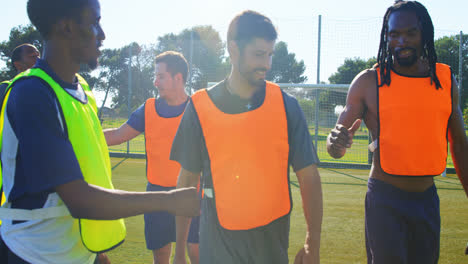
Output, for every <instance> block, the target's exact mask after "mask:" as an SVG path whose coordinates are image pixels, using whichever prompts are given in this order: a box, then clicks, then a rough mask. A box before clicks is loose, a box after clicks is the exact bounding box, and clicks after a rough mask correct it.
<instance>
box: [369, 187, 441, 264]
mask: <svg viewBox="0 0 468 264" xmlns="http://www.w3.org/2000/svg"><path fill="white" fill-rule="evenodd" d="M365 203H366V213H365V214H366V248H367V263H369V264H373V263H376V264H385V263H389V264H390V263H391V264H395V263H398V264H410V263H411V264H418V263H420V264H429V263H430V264H432V263H437V261H438V259H439V247H440V212H439V196H438V195H437V189H436V187H435V185H433V186H432V187H430V188H429V189H427V190H426V191H424V192H422V193H415V192H406V191H403V190H401V189H398V188H396V187H394V186H392V185H390V184H388V183H385V182H383V181H380V180H376V179H373V178H370V179H369V182H368V191H367V194H366V202H365Z"/></svg>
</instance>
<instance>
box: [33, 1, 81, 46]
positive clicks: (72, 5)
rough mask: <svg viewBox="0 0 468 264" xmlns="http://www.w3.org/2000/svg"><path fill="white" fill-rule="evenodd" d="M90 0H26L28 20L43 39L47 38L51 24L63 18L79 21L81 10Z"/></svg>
mask: <svg viewBox="0 0 468 264" xmlns="http://www.w3.org/2000/svg"><path fill="white" fill-rule="evenodd" d="M89 3H90V0H28V4H27V11H28V16H29V20H31V23H32V24H33V25H34V26H35V27H36V29H37V30H38V31H39V33H40V34H41V36H42V37H43V38H44V39H48V38H49V36H50V31H51V29H52V26H53V25H54V24H55V23H57V22H58V21H59V20H60V19H63V18H72V19H75V20H76V21H79V20H80V18H81V11H82V10H83V8H85V7H86V6H88V5H89Z"/></svg>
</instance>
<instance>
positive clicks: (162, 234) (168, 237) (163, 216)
mask: <svg viewBox="0 0 468 264" xmlns="http://www.w3.org/2000/svg"><path fill="white" fill-rule="evenodd" d="M174 189H175V187H164V186H159V185H154V184H151V183H148V185H147V187H146V191H170V190H174ZM144 218H145V239H146V248H147V249H149V250H156V249H160V248H163V247H164V246H166V245H167V244H169V243H171V242H175V241H176V228H175V217H174V215H172V214H170V213H168V212H165V211H160V212H154V213H149V214H145V215H144ZM199 226H200V217H199V216H197V217H193V218H192V222H191V224H190V231H189V235H188V239H187V242H188V243H194V244H198V229H199Z"/></svg>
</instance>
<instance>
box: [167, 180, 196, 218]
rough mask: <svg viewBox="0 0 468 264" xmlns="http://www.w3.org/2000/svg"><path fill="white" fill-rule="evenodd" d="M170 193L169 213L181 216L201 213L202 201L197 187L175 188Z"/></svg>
mask: <svg viewBox="0 0 468 264" xmlns="http://www.w3.org/2000/svg"><path fill="white" fill-rule="evenodd" d="M169 193H170V195H171V197H170V199H171V201H170V204H171V206H170V207H169V213H171V214H174V215H180V216H197V215H200V201H199V200H198V193H197V189H196V188H195V187H190V188H180V189H175V190H172V191H170V192H169Z"/></svg>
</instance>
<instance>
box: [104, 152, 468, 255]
mask: <svg viewBox="0 0 468 264" xmlns="http://www.w3.org/2000/svg"><path fill="white" fill-rule="evenodd" d="M112 165H113V167H114V169H113V182H114V185H115V187H116V188H119V189H124V190H131V191H142V190H144V189H145V188H146V178H145V161H144V160H141V159H117V158H113V159H112ZM319 171H320V175H321V178H322V188H323V199H324V216H323V224H322V236H321V240H322V241H321V249H320V254H321V263H336V264H338V263H339V264H343V263H362V264H364V263H367V262H366V252H365V244H364V197H365V193H366V189H367V187H366V182H367V176H368V171H367V170H350V169H348V170H342V169H340V170H338V169H322V168H321V169H319ZM291 184H292V186H291V190H292V194H293V199H294V208H293V211H292V213H291V231H290V239H289V241H290V246H289V259H290V263H292V261H293V260H294V256H295V254H296V252H297V251H298V250H299V249H300V248H301V246H302V244H303V242H304V236H305V222H304V216H303V213H302V206H301V198H300V193H299V188H298V183H297V178H296V176H295V175H294V173H291ZM436 185H437V187H438V192H439V197H440V207H441V218H442V228H441V249H440V261H439V263H440V264H463V263H468V256H465V255H464V249H465V246H466V243H467V242H468V226H467V223H468V203H467V199H466V195H465V193H464V192H463V190H462V187H461V184H460V183H459V181H458V179H457V177H456V176H455V175H447V177H445V178H442V177H437V178H436ZM126 226H127V238H126V241H125V243H124V244H123V245H121V246H120V247H118V248H117V249H115V250H113V251H111V252H109V253H108V255H109V257H110V259H111V261H112V263H151V262H152V254H151V252H150V251H148V250H146V245H145V239H144V233H143V226H144V224H143V217H142V216H137V217H131V218H129V219H127V220H126Z"/></svg>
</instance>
